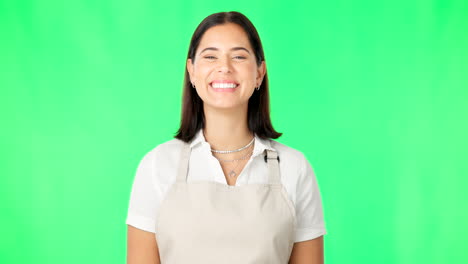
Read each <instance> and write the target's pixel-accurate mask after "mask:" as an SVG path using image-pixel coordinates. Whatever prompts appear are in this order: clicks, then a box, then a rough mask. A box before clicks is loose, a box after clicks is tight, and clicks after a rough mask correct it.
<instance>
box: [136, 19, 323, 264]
mask: <svg viewBox="0 0 468 264" xmlns="http://www.w3.org/2000/svg"><path fill="white" fill-rule="evenodd" d="M184 84H185V85H184V95H183V107H182V120H181V126H180V128H179V131H178V133H177V135H176V138H175V139H172V140H170V141H168V142H165V143H163V144H160V145H158V146H157V147H155V148H154V149H152V150H151V151H150V152H149V153H147V154H146V155H145V157H144V158H143V159H142V160H141V162H140V164H139V167H138V169H137V173H136V176H135V180H134V183H133V189H132V194H131V198H130V205H129V211H128V217H127V224H128V248H127V250H128V252H127V253H128V254H127V263H129V264H135V263H163V264H172V263H178V264H179V263H181V264H186V263H203V264H209V263H217V264H219V263H223V264H224V263H236V264H250V263H256V264H257V263H268V264H272V263H278V264H280V263H281V264H285V263H297V264H299V263H304V264H305V263H308V264H311V263H323V235H324V234H325V228H324V222H323V214H322V204H321V199H320V193H319V189H318V186H317V182H316V179H315V175H314V173H313V171H312V167H311V166H310V164H309V163H308V161H307V159H306V158H305V157H304V155H303V154H302V153H301V152H300V151H298V150H295V149H293V148H290V147H288V146H286V145H284V144H281V143H279V142H276V141H274V140H272V139H276V138H278V137H279V136H280V135H281V134H280V133H278V132H276V131H275V130H274V129H273V126H272V124H271V121H270V116H269V95H268V79H267V75H266V66H265V59H264V54H263V47H262V44H261V42H260V38H259V36H258V33H257V31H256V29H255V27H254V26H253V25H252V23H251V22H250V21H249V19H248V18H246V17H245V16H244V15H243V14H241V13H238V12H221V13H215V14H212V15H210V16H208V17H207V18H205V19H204V20H203V21H202V22H201V23H200V25H199V26H198V27H197V29H196V30H195V32H194V34H193V36H192V40H191V42H190V47H189V52H188V56H187V64H186V74H185V83H184Z"/></svg>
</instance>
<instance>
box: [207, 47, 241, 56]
mask: <svg viewBox="0 0 468 264" xmlns="http://www.w3.org/2000/svg"><path fill="white" fill-rule="evenodd" d="M207 50H214V51H218V50H219V49H218V48H215V47H208V48H205V49H203V50H202V51H201V52H200V53H199V54H202V53H203V52H205V51H207ZM235 50H245V51H247V53H249V54H250V51H248V50H247V49H246V48H244V47H233V48H231V51H235Z"/></svg>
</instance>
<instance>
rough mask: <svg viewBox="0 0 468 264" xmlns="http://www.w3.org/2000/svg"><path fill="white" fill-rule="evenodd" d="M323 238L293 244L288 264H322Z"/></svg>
mask: <svg viewBox="0 0 468 264" xmlns="http://www.w3.org/2000/svg"><path fill="white" fill-rule="evenodd" d="M323 263H324V257H323V236H320V237H317V238H315V239H312V240H307V241H302V242H297V243H294V246H293V249H292V252H291V257H290V258H289V264H323Z"/></svg>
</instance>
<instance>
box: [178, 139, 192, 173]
mask: <svg viewBox="0 0 468 264" xmlns="http://www.w3.org/2000/svg"><path fill="white" fill-rule="evenodd" d="M191 151H192V149H191V148H190V144H188V143H185V142H184V146H183V147H182V150H181V153H180V163H179V171H178V172H177V178H176V182H186V181H187V172H188V165H189V159H190V152H191Z"/></svg>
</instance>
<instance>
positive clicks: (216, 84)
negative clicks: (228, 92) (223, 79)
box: [211, 83, 237, 89]
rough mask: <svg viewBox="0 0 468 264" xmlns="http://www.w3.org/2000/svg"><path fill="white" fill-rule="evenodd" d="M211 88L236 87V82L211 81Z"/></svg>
mask: <svg viewBox="0 0 468 264" xmlns="http://www.w3.org/2000/svg"><path fill="white" fill-rule="evenodd" d="M211 86H212V87H213V88H226V89H227V88H236V87H237V84H235V83H212V84H211Z"/></svg>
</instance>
